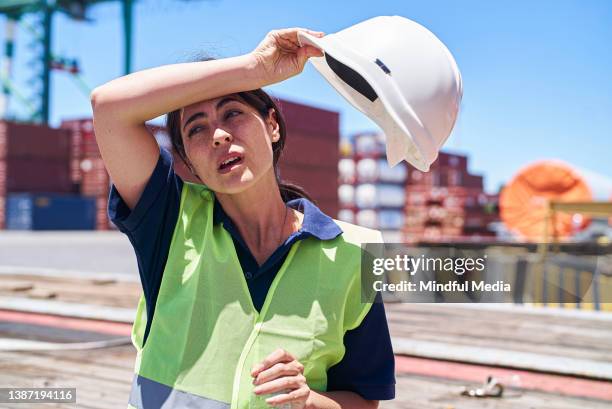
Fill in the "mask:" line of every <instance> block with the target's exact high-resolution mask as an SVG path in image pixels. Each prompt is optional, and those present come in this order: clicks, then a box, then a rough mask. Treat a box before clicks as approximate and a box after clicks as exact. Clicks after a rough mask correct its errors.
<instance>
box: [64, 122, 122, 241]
mask: <svg viewBox="0 0 612 409" xmlns="http://www.w3.org/2000/svg"><path fill="white" fill-rule="evenodd" d="M60 128H61V129H66V130H68V131H69V132H70V134H71V144H70V150H71V160H70V176H71V178H72V181H73V182H74V183H75V184H77V185H78V186H79V187H80V188H79V190H80V193H81V195H83V196H86V197H90V198H93V199H94V200H95V202H96V229H97V230H108V229H109V227H114V226H113V224H112V223H110V222H109V220H108V216H107V212H106V204H107V201H108V192H109V186H110V178H109V176H108V173H107V172H106V168H105V166H104V162H103V161H102V157H101V156H100V151H99V149H98V144H97V142H96V137H95V134H94V127H93V119H92V118H83V119H73V120H65V121H62V123H61V124H60Z"/></svg>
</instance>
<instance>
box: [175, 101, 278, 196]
mask: <svg viewBox="0 0 612 409" xmlns="http://www.w3.org/2000/svg"><path fill="white" fill-rule="evenodd" d="M180 124H181V135H182V138H183V144H184V146H185V153H186V154H187V157H188V158H189V160H190V161H191V163H192V164H193V167H194V170H195V172H196V173H197V174H198V176H199V177H200V179H201V180H202V182H204V184H206V186H208V187H209V188H210V189H212V190H213V191H215V192H219V193H239V192H241V191H243V190H245V189H246V188H248V187H249V186H251V185H253V184H254V183H255V182H257V181H258V180H259V179H260V178H261V177H262V176H263V175H265V174H266V173H267V172H268V171H271V169H272V158H273V156H272V142H276V141H277V140H278V139H279V138H280V134H279V129H278V124H277V122H276V120H275V119H274V115H273V113H272V110H271V111H270V113H269V115H268V118H266V119H263V118H262V117H261V116H260V114H259V113H258V112H257V111H256V110H255V108H253V107H251V106H250V105H248V104H247V103H245V102H244V101H243V100H242V99H241V98H240V97H239V96H238V95H235V94H231V95H226V96H223V97H219V98H215V99H211V100H207V101H201V102H198V103H195V104H192V105H189V106H187V107H185V108H183V109H182V110H181V121H180ZM228 159H229V160H234V161H235V162H230V163H227V160H228ZM272 172H273V170H272Z"/></svg>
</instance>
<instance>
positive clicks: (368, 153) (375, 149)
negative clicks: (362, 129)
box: [353, 133, 386, 157]
mask: <svg viewBox="0 0 612 409" xmlns="http://www.w3.org/2000/svg"><path fill="white" fill-rule="evenodd" d="M353 141H354V145H355V155H356V156H364V157H380V156H382V155H384V154H385V151H386V148H385V139H384V136H383V135H382V134H377V133H362V134H357V135H355V136H353Z"/></svg>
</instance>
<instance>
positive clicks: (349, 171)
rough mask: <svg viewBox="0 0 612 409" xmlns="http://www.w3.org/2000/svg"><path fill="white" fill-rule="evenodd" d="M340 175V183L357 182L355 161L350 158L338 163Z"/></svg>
mask: <svg viewBox="0 0 612 409" xmlns="http://www.w3.org/2000/svg"><path fill="white" fill-rule="evenodd" d="M338 174H339V176H340V183H354V182H355V161H354V160H353V159H350V158H342V159H340V161H338Z"/></svg>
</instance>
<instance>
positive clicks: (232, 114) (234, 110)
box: [225, 109, 242, 119]
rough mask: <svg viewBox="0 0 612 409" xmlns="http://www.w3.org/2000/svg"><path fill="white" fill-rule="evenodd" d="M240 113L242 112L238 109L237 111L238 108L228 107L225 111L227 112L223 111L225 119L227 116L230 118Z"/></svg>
mask: <svg viewBox="0 0 612 409" xmlns="http://www.w3.org/2000/svg"><path fill="white" fill-rule="evenodd" d="M241 113H242V112H240V111H238V110H236V109H230V110H229V111H227V112H226V113H225V119H229V118H232V117H235V116H238V115H240V114H241Z"/></svg>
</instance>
